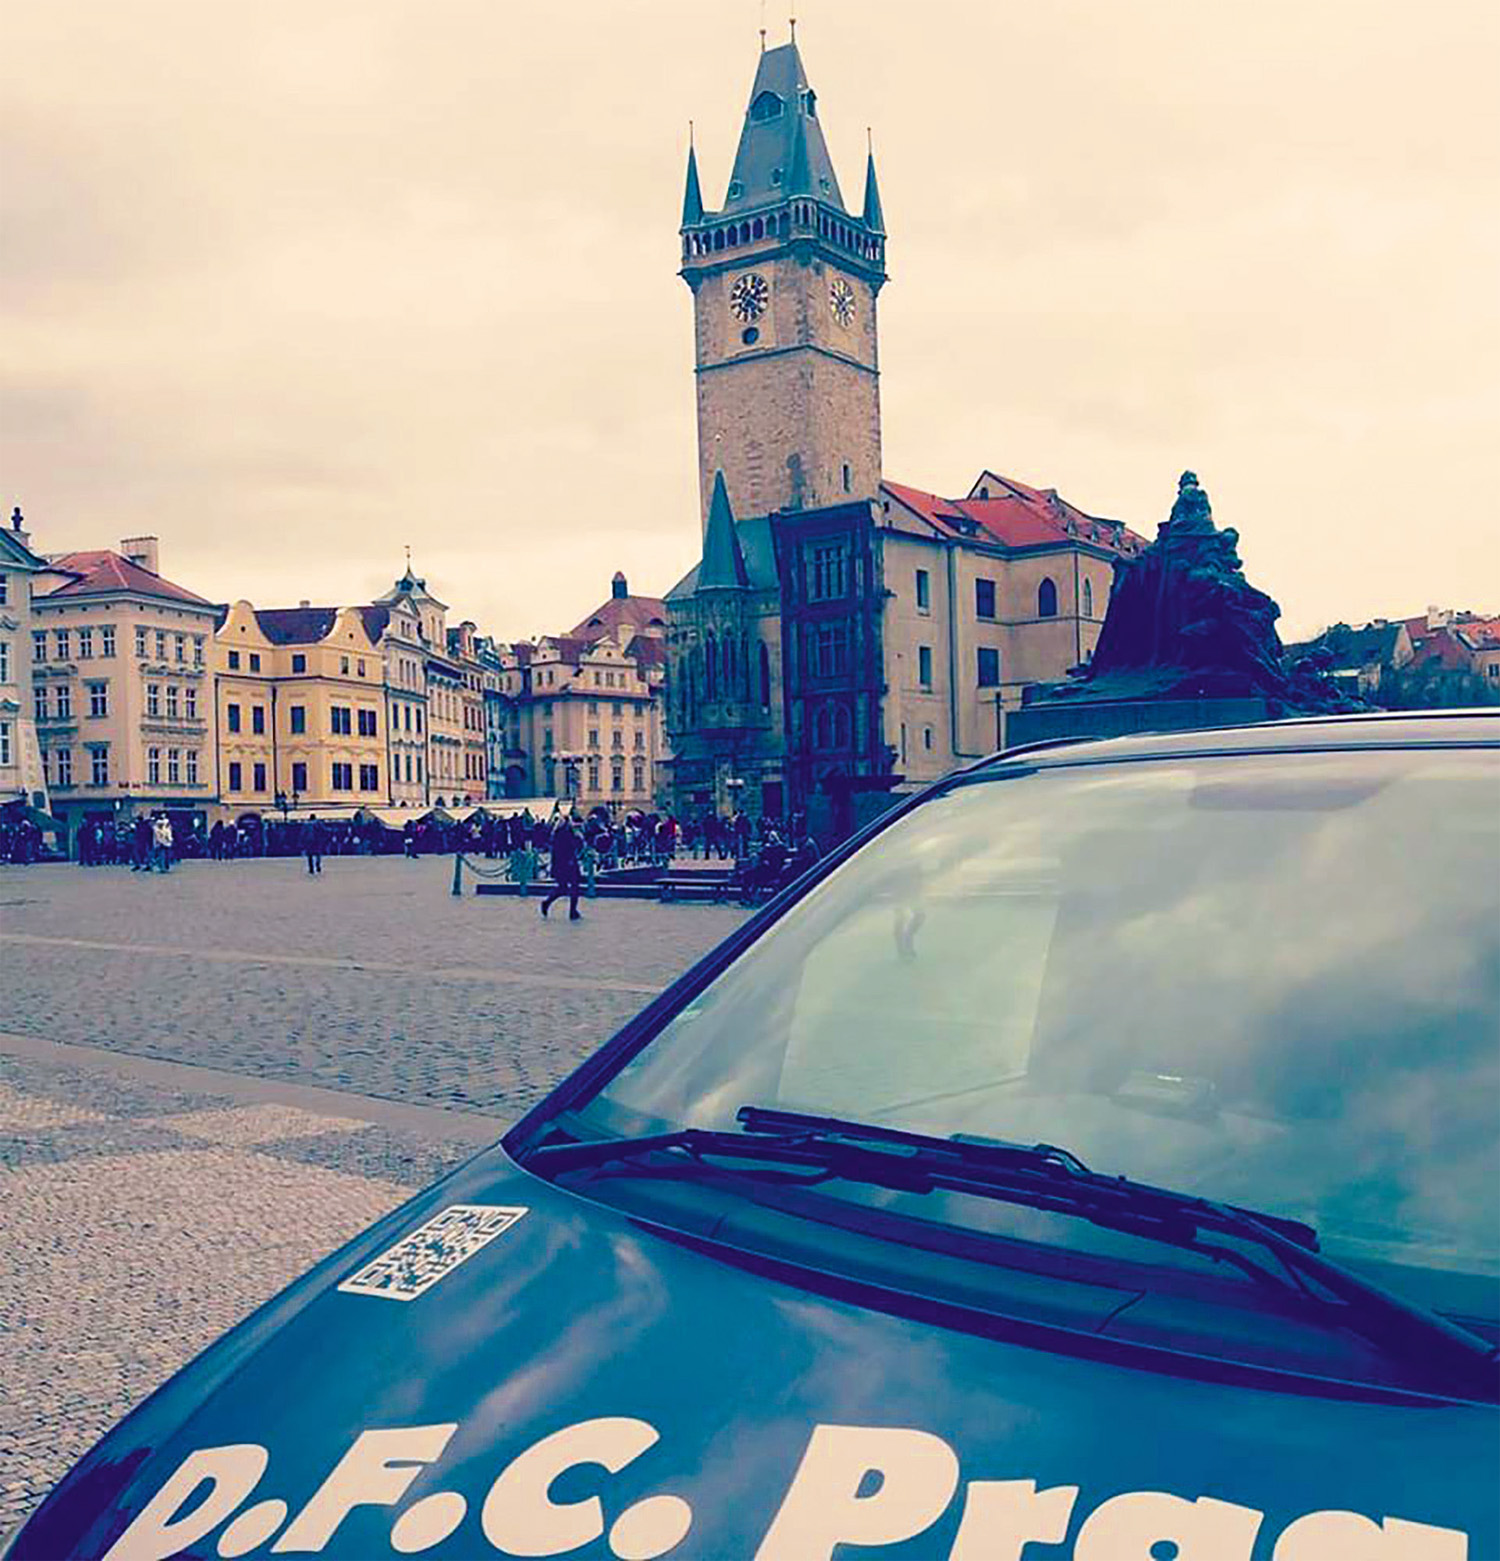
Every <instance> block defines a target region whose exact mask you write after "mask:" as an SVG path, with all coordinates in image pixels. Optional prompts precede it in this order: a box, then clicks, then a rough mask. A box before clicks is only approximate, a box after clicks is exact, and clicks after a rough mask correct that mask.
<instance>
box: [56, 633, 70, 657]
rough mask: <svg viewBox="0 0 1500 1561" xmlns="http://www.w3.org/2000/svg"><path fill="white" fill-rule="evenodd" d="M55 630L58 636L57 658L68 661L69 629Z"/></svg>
mask: <svg viewBox="0 0 1500 1561" xmlns="http://www.w3.org/2000/svg"><path fill="white" fill-rule="evenodd" d="M54 632H55V634H56V638H57V659H58V660H59V661H66V660H67V659H68V631H67V630H66V629H57V630H56V631H54Z"/></svg>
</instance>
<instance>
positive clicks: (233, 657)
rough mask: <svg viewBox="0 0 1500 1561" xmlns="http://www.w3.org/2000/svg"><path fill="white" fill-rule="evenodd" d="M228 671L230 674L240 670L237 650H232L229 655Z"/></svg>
mask: <svg viewBox="0 0 1500 1561" xmlns="http://www.w3.org/2000/svg"><path fill="white" fill-rule="evenodd" d="M229 670H230V671H231V672H238V671H239V670H240V653H239V652H238V651H237V650H232V651H230V653H229Z"/></svg>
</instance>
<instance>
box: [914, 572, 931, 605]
mask: <svg viewBox="0 0 1500 1561" xmlns="http://www.w3.org/2000/svg"><path fill="white" fill-rule="evenodd" d="M917 611H918V612H931V611H932V576H931V575H930V574H928V573H927V571H926V570H925V569H919V570H918V571H917Z"/></svg>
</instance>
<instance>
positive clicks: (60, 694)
mask: <svg viewBox="0 0 1500 1561" xmlns="http://www.w3.org/2000/svg"><path fill="white" fill-rule="evenodd" d="M57 719H58V720H59V721H71V720H72V719H73V690H72V688H71V687H70V686H69V685H68V684H67V683H59V684H58V685H57Z"/></svg>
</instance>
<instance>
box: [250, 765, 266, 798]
mask: <svg viewBox="0 0 1500 1561" xmlns="http://www.w3.org/2000/svg"><path fill="white" fill-rule="evenodd" d="M250 779H251V780H252V781H253V782H254V789H255V790H256V791H264V790H265V789H266V767H265V765H264V764H260V763H257V764H256V765H255V766H254V768H253V769H252V770H251V771H250Z"/></svg>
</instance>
